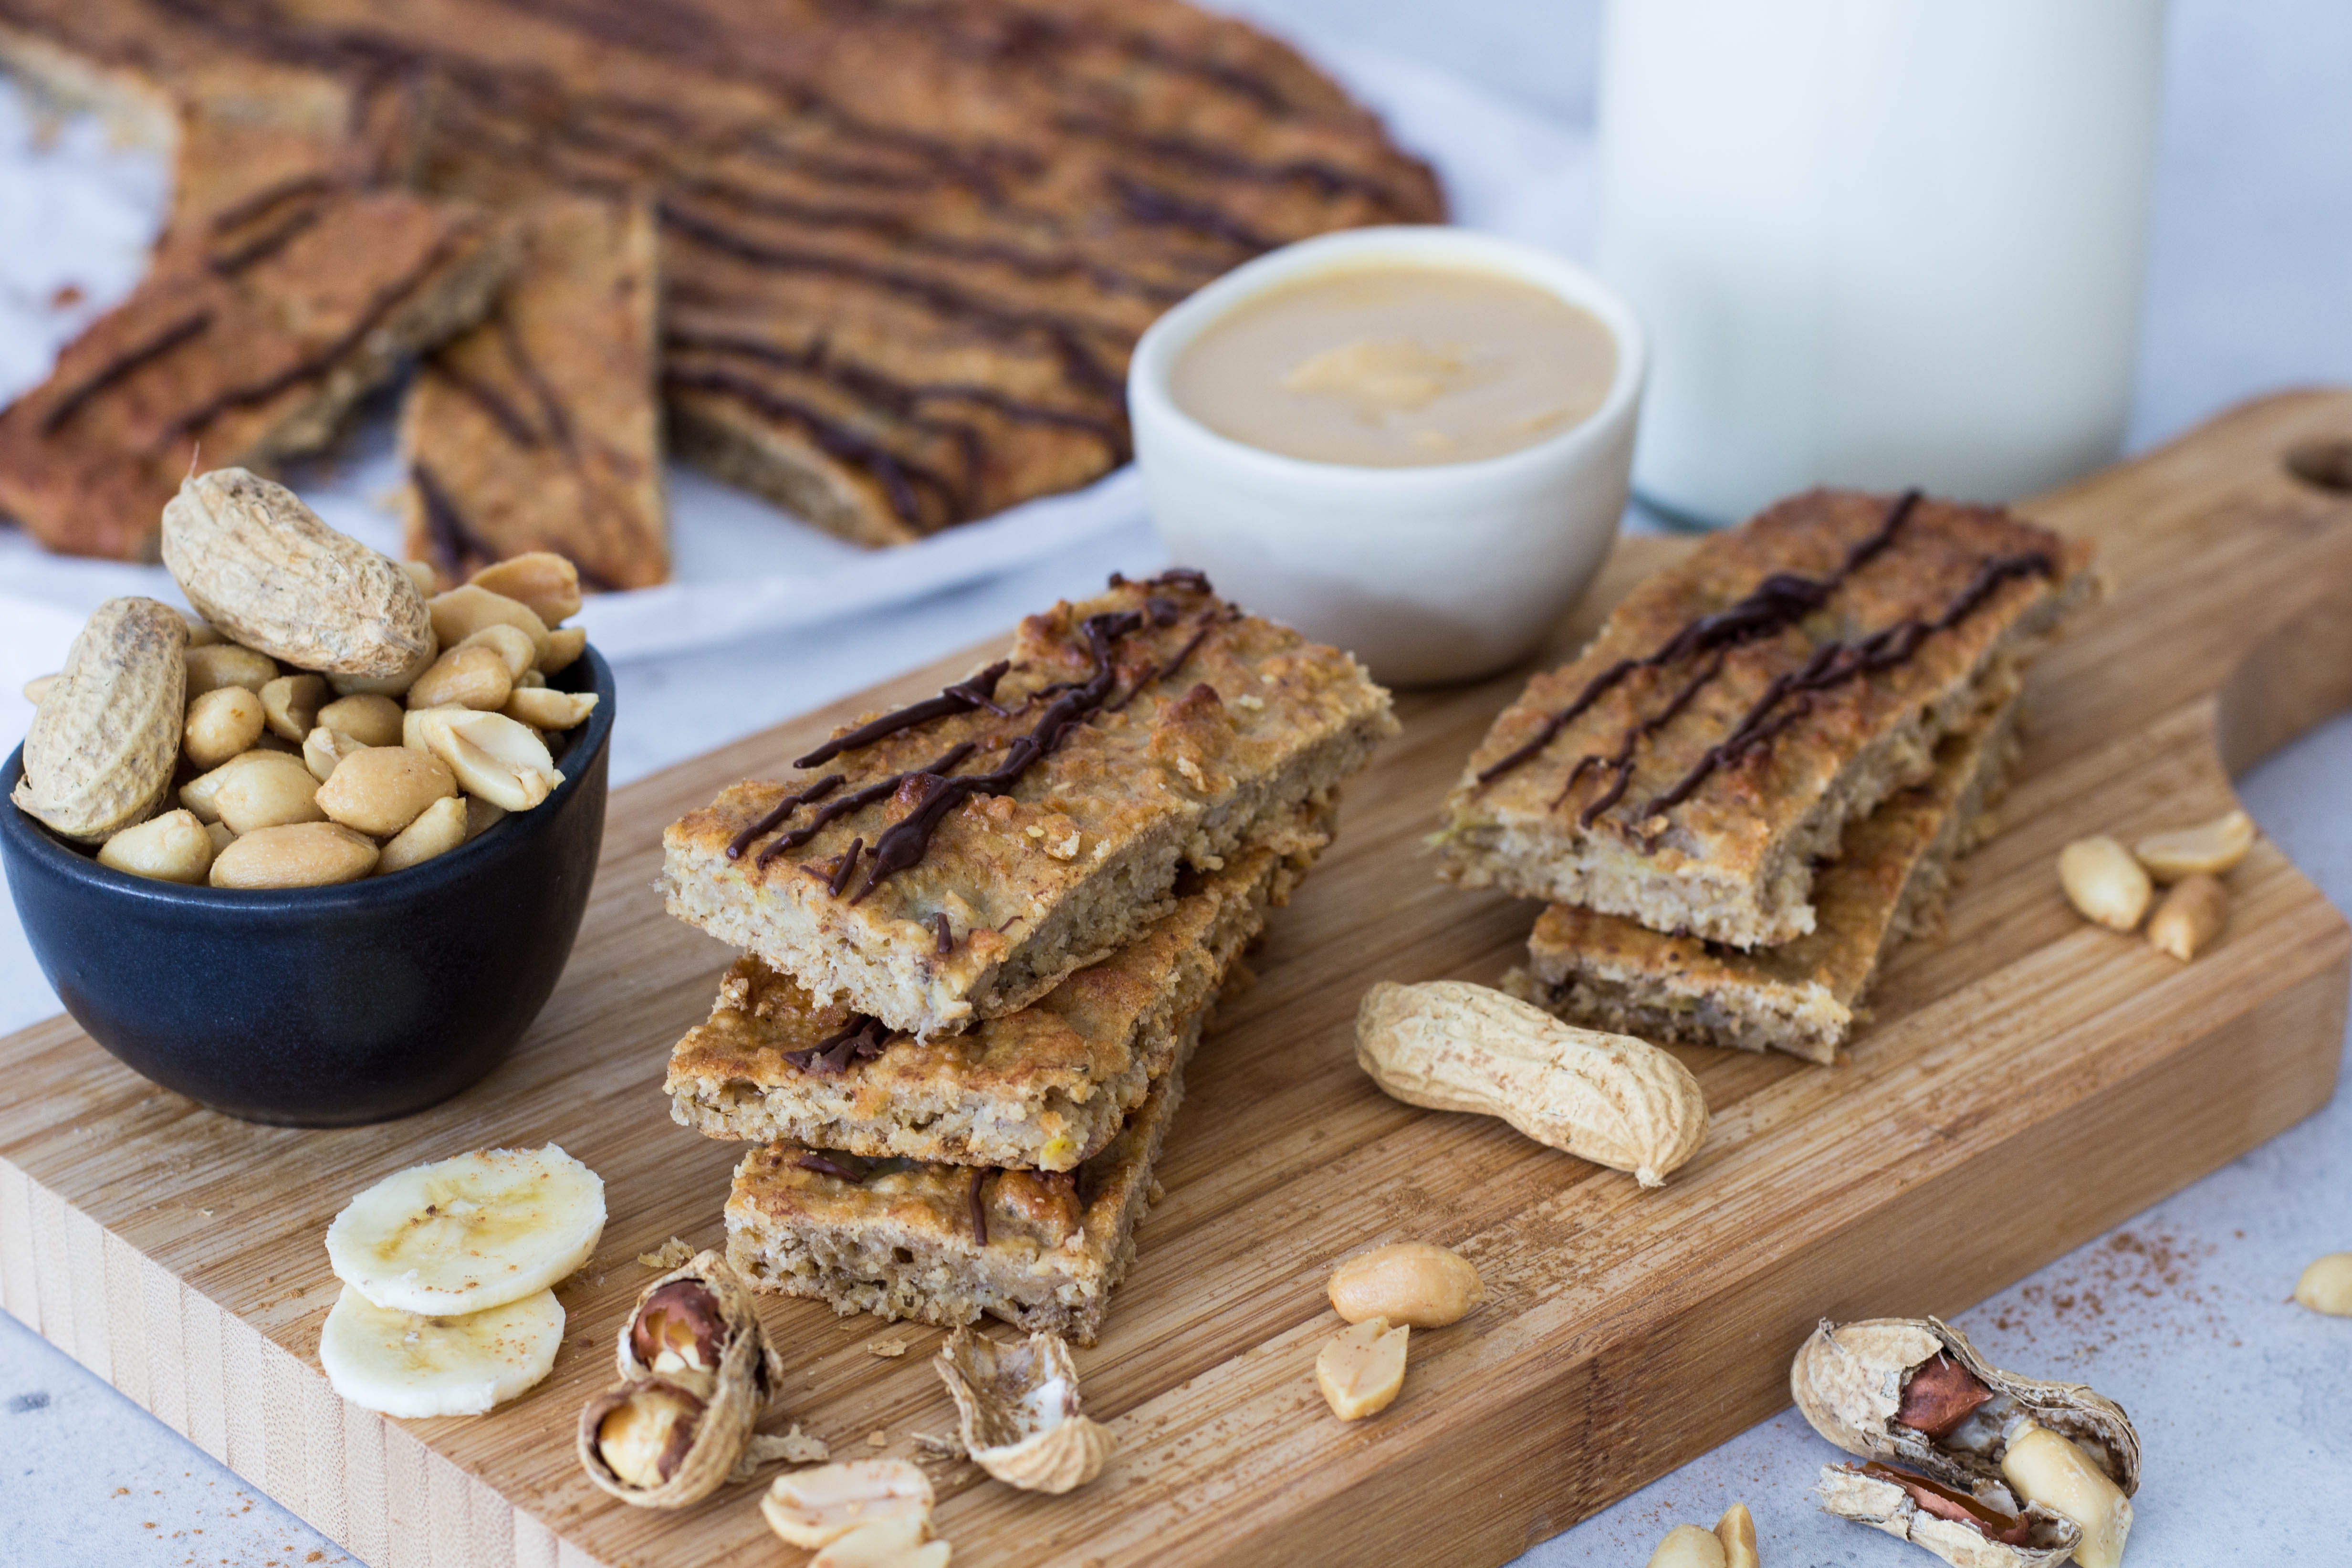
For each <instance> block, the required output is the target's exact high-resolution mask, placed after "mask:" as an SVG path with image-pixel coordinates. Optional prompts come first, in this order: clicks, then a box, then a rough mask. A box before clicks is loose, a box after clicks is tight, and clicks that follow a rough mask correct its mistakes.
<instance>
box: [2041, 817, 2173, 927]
mask: <svg viewBox="0 0 2352 1568" xmlns="http://www.w3.org/2000/svg"><path fill="white" fill-rule="evenodd" d="M2058 884H2059V886H2061V887H2062V888H2063V889H2066V898H2067V900H2068V901H2069V902H2071V903H2072V904H2073V905H2074V908H2075V909H2076V910H2079V911H2080V912H2081V913H2082V916H2083V918H2084V920H2088V921H2096V922H2097V923H2098V924H2100V925H2103V926H2105V927H2107V928H2109V929H2110V930H2113V931H2137V930H2138V929H2139V921H2140V917H2141V916H2142V915H2144V914H2146V913H2147V901H2148V900H2149V899H2150V898H2152V897H2154V896H2155V891H2156V890H2155V889H2154V888H2152V887H2151V886H2150V885H2149V883H2148V879H2147V872H2146V871H2143V870H2141V869H2140V864H2139V862H2138V861H2137V860H2135V859H2133V858H2131V853H2130V851H2128V850H2126V848H2125V847H2123V846H2122V845H2120V844H2118V843H2116V841H2115V840H2114V839H2112V838H2110V837H2107V836H2106V835H2105V834H2104V833H2102V834H2100V835H2098V836H2097V837H2092V838H2077V839H2076V840H2074V843H2072V844H2069V845H2068V846H2066V847H2065V848H2064V849H2063V850H2061V851H2060V852H2059V855H2058Z"/></svg>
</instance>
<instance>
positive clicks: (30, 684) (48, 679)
mask: <svg viewBox="0 0 2352 1568" xmlns="http://www.w3.org/2000/svg"><path fill="white" fill-rule="evenodd" d="M531 673H533V674H534V675H535V674H537V673H538V671H536V670H534V671H532V672H531ZM58 679H60V678H59V677H58V676H54V675H37V676H35V677H33V679H30V680H28V681H26V682H25V700H26V701H27V702H29V703H31V704H32V705H33V706H34V707H36V708H38V707H39V706H40V705H41V699H42V698H44V697H46V696H47V695H48V691H49V688H50V687H52V686H55V685H56V684H57V683H58Z"/></svg>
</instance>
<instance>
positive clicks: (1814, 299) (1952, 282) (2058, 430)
mask: <svg viewBox="0 0 2352 1568" xmlns="http://www.w3.org/2000/svg"><path fill="white" fill-rule="evenodd" d="M2163 33H2164V4H2163V0H1610V5H1609V8H1608V12H1607V18H1606V22H1605V31H1604V36H1603V42H1602V49H1601V248H1600V269H1601V273H1602V274H1603V276H1605V277H1606V278H1608V279H1609V280H1610V281H1611V282H1612V283H1614V284H1616V285H1617V286H1618V288H1620V289H1622V290H1623V291H1624V292H1625V293H1626V294H1627V295H1628V296H1630V297H1631V298H1632V300H1633V305H1634V307H1635V309H1636V310H1639V311H1640V312H1641V313H1642V315H1643V320H1644V322H1645V324H1646V325H1647V327H1648V328H1649V331H1650V333H1651V353H1652V356H1653V357H1652V361H1651V372H1650V391H1649V397H1648V401H1647V404H1646V405H1645V406H1644V408H1643V414H1642V428H1641V442H1640V447H1639V448H1638V450H1637V453H1636V456H1635V458H1634V463H1633V484H1634V487H1635V489H1637V490H1638V491H1639V492H1640V493H1641V494H1642V495H1643V498H1644V499H1645V500H1650V501H1651V502H1653V503H1654V504H1655V505H1657V506H1658V507H1660V508H1661V509H1662V510H1666V511H1668V512H1670V513H1674V514H1675V515H1677V516H1680V517H1682V518H1684V519H1685V520H1688V521H1696V522H1700V523H1706V524H1710V525H1716V524H1723V523H1729V522H1736V521H1738V520H1739V519H1740V518H1742V517H1745V516H1747V515H1748V513H1749V512H1752V511H1754V510H1757V509H1758V508H1759V507H1761V506H1763V505H1764V504H1765V503H1767V502H1769V501H1770V500H1773V499H1774V498H1776V497H1779V496H1781V495H1785V494H1787V493H1789V492H1790V491H1792V490H1798V489H1804V488H1805V487H1807V486H1809V485H1813V484H1841V485H1858V486H1864V487H1872V488H1878V489H1896V488H1900V487H1903V486H1906V485H1913V484H1916V485H1922V486H1925V487H1926V488H1927V489H1930V490H1932V491H1936V492H1939V493H1943V494H1948V495H1952V496H1956V497H1960V498H1965V499H1971V500H2010V499H2012V498H2015V497H2019V496H2023V495H2026V494H2030V493H2032V491H2035V490H2038V489H2044V488H2046V487H2048V486H2050V485H2053V484H2056V483H2058V482H2060V481H2062V480H2063V479H2070V478H2072V477H2074V476H2076V475H2079V474H2082V473H2084V472H2087V471H2088V470H2090V469H2092V468H2097V467H2098V466H2100V465H2101V464H2103V463H2105V461H2107V460H2108V459H2109V458H2112V457H2114V455H2115V454H2116V449H2117V448H2118V447H2119V446H2120V445H2121V443H2122V440H2123V434H2124V425H2125V420H2126V416H2127V415H2128V412H2129V406H2130V400H2131V385H2132V369H2133V358H2134V351H2135V348H2136V346H2137V338H2138V326H2139V300H2140V275H2141V266H2142V260H2143V258H2144V255H2145V252H2146V248H2147V244H2146V242H2147V214H2148V195H2149V185H2150V175H2151V168H2152V164H2153V162H2154V157H2155V142H2156V126H2157V100H2158V79H2159V73H2160V68H2161V65H2162V56H2163Z"/></svg>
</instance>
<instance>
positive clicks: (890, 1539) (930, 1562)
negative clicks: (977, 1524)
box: [808, 1519, 955, 1568]
mask: <svg viewBox="0 0 2352 1568" xmlns="http://www.w3.org/2000/svg"><path fill="white" fill-rule="evenodd" d="M928 1535H929V1530H928V1528H927V1527H926V1526H924V1525H923V1524H922V1523H920V1522H919V1521H915V1520H911V1519H884V1520H877V1521H875V1522H874V1523H872V1524H861V1525H859V1526H858V1527H857V1528H856V1530H853V1531H850V1532H849V1533H848V1534H846V1535H845V1536H843V1537H841V1538H840V1539H839V1540H837V1541H835V1542H834V1543H833V1544H832V1545H830V1546H827V1547H825V1548H824V1549H823V1550H822V1551H820V1552H817V1554H816V1555H815V1556H814V1557H812V1558H810V1559H809V1560H808V1568H947V1565H948V1559H949V1558H950V1557H951V1556H953V1555H954V1553H955V1548H954V1547H952V1546H950V1545H949V1544H948V1542H944V1541H931V1540H929V1539H927V1537H928Z"/></svg>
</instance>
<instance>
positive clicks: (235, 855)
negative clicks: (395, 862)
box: [211, 822, 376, 888]
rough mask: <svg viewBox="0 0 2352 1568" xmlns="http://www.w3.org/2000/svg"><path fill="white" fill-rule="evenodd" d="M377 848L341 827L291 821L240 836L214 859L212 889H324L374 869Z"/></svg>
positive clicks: (321, 823)
mask: <svg viewBox="0 0 2352 1568" xmlns="http://www.w3.org/2000/svg"><path fill="white" fill-rule="evenodd" d="M375 862H376V847H375V844H374V842H373V840H371V839H370V838H368V837H367V836H366V835H364V834H360V833H354V832H352V830H351V829H350V828H348V827H345V826H343V825H342V824H341V823H339V822H294V823H285V824H281V825H280V826H276V827H258V828H256V829H254V830H253V831H252V832H251V833H241V834H239V835H238V836H237V838H236V842H235V843H234V844H231V845H230V846H229V847H227V848H226V849H224V850H222V851H221V852H220V853H219V854H218V855H215V856H214V857H213V867H212V878H211V880H212V885H213V886H214V887H215V888H323V887H326V886H329V885H330V884H332V883H336V882H356V881H358V880H359V879H361V878H362V877H364V876H366V875H367V874H368V873H369V872H370V871H373V870H374V869H375Z"/></svg>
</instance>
